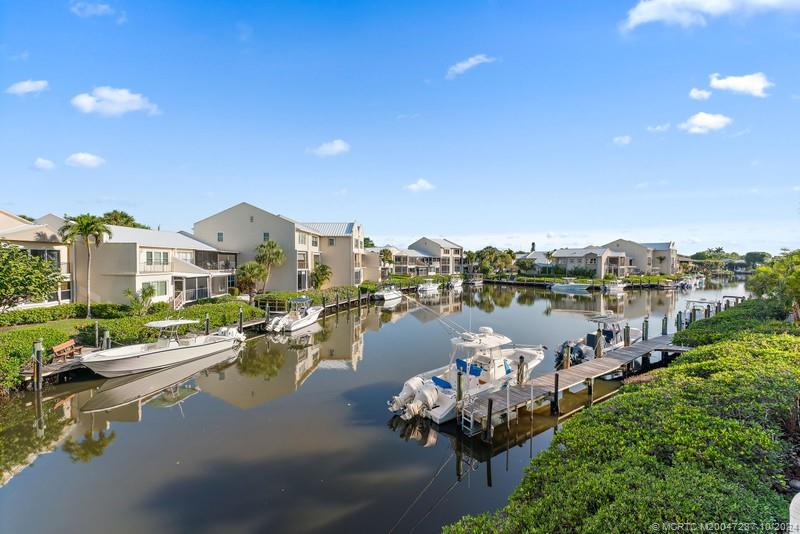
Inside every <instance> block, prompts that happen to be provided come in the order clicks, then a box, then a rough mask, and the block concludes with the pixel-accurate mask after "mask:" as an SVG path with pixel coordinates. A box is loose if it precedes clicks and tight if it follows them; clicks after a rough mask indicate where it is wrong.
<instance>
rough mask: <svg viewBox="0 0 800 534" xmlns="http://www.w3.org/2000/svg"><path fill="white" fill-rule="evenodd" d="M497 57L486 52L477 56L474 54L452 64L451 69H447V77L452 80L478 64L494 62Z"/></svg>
mask: <svg viewBox="0 0 800 534" xmlns="http://www.w3.org/2000/svg"><path fill="white" fill-rule="evenodd" d="M496 60H497V59H496V58H493V57H491V56H487V55H486V54H478V55H477V56H472V57H469V58H467V59H465V60H464V61H459V62H458V63H456V64H455V65H451V66H450V68H449V69H447V74H446V75H445V78H447V79H448V80H452V79H454V78H456V77H457V76H460V75H462V74H464V73H465V72H467V71H468V70H470V69H474V68H475V67H477V66H478V65H482V64H483V63H492V62H494V61H496Z"/></svg>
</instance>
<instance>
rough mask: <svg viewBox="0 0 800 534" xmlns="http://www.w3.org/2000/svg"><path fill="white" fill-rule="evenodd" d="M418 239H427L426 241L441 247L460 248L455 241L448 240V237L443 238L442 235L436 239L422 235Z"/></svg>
mask: <svg viewBox="0 0 800 534" xmlns="http://www.w3.org/2000/svg"><path fill="white" fill-rule="evenodd" d="M420 239H427V240H428V241H433V242H434V243H436V244H437V245H439V246H440V247H442V248H462V247H461V245H458V244H456V243H453V242H452V241H450V240H449V239H445V238H443V237H442V238H439V239H437V238H435V237H425V236H422V237H421V238H420Z"/></svg>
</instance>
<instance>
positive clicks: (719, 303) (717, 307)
mask: <svg viewBox="0 0 800 534" xmlns="http://www.w3.org/2000/svg"><path fill="white" fill-rule="evenodd" d="M721 311H722V302H721V301H719V300H718V301H717V305H716V308H715V310H714V313H719V312H721Z"/></svg>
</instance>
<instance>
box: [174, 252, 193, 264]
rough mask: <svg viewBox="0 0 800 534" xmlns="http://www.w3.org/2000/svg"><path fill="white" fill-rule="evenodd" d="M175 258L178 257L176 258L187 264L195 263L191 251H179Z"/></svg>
mask: <svg viewBox="0 0 800 534" xmlns="http://www.w3.org/2000/svg"><path fill="white" fill-rule="evenodd" d="M175 256H176V257H177V258H178V259H179V260H183V261H185V262H188V263H194V262H193V261H192V259H193V256H194V254H192V253H191V251H188V250H179V251H178V252H177V253H175Z"/></svg>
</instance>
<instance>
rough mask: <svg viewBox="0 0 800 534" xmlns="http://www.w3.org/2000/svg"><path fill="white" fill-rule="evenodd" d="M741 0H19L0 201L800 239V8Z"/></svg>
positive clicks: (552, 234) (506, 231) (4, 56)
mask: <svg viewBox="0 0 800 534" xmlns="http://www.w3.org/2000/svg"><path fill="white" fill-rule="evenodd" d="M723 4H725V7H723V8H719V5H720V3H719V2H714V1H713V0H644V1H641V2H639V1H638V0H618V1H609V2H587V1H584V2H578V1H563V2H533V1H506V0H493V1H483V2H470V1H464V2H439V3H431V2H412V1H406V2H367V1H364V2H333V1H328V2H272V3H265V2H249V3H248V2H237V3H236V4H235V5H233V3H230V2H228V3H220V2H213V3H212V2H208V3H201V2H160V1H152V2H151V1H144V0H139V1H136V2H130V1H128V2H123V1H112V0H103V1H101V2H74V1H73V2H70V1H69V0H64V1H57V2H38V1H34V0H26V1H14V2H12V1H0V89H2V90H3V91H4V92H3V93H2V94H0V153H2V156H0V184H2V193H0V208H3V209H6V210H9V211H13V212H17V213H25V214H30V215H39V214H42V213H45V212H55V213H63V212H68V213H78V212H87V211H89V212H95V213H100V212H102V211H106V210H110V209H114V208H118V209H124V210H126V211H129V212H131V213H133V214H134V215H135V216H136V217H137V218H138V219H139V220H141V221H143V222H145V223H147V224H149V225H151V226H154V227H155V226H158V225H160V226H161V227H162V228H164V229H175V230H177V229H189V230H190V229H191V225H192V222H193V221H195V220H199V219H201V218H203V217H205V216H207V215H209V214H211V213H213V212H215V211H218V210H221V209H224V208H225V207H228V206H229V205H232V204H235V203H238V202H240V201H242V200H247V201H249V202H252V203H254V204H257V205H259V206H261V207H263V208H265V209H267V210H269V211H273V212H277V213H282V214H285V215H288V216H290V217H293V218H296V219H299V220H315V221H316V220H352V219H357V220H359V221H360V222H362V223H363V224H364V225H365V228H366V231H367V234H368V235H370V236H372V237H373V238H374V239H375V240H376V241H378V242H379V243H383V242H389V241H391V242H394V243H397V244H400V245H403V244H407V243H408V242H410V241H411V240H412V239H415V238H416V237H418V236H419V235H422V234H426V235H430V236H447V237H449V238H451V239H454V240H456V241H460V242H461V243H462V244H464V245H465V246H467V247H468V248H476V247H479V246H483V245H486V244H494V245H498V246H510V247H513V248H527V247H528V246H529V243H530V241H534V240H535V241H536V242H537V243H538V245H539V248H555V247H560V246H575V245H586V244H601V243H603V242H605V241H610V240H611V239H613V238H616V237H628V238H632V239H639V240H643V241H661V240H669V239H671V240H675V241H676V242H678V244H679V248H680V249H681V250H683V251H686V252H692V251H694V250H697V249H702V248H705V247H707V246H716V245H724V246H725V247H726V248H729V249H737V250H742V251H744V250H749V249H766V250H770V251H773V252H774V251H777V250H779V249H780V248H781V247H784V246H786V247H792V248H796V247H798V246H800V243H799V242H798V241H800V239H798V235H800V233H798V230H800V228H799V226H800V225H799V224H798V222H800V175H799V173H798V169H800V141H798V139H800V138H799V137H798V134H797V129H798V124H799V123H800V120H798V119H800V69H798V62H797V58H798V57H800V3H798V2H797V1H796V0H731V1H730V2H727V3H723ZM765 6H766V7H765ZM715 73H717V74H718V76H717V77H715V78H713V80H712V75H714V74H715ZM43 82H46V86H45V85H44V84H43ZM692 89H697V91H695V94H696V96H697V97H698V98H703V97H706V99H704V100H703V99H699V100H698V99H695V98H691V97H690V95H689V93H690V90H692ZM704 92H708V93H709V94H705V93H704ZM697 114H703V115H697ZM692 117H694V119H693V120H692V119H691V118H692ZM667 125H668V126H667ZM648 127H649V128H650V130H661V131H649V130H648ZM693 132H694V133H693ZM37 161H38V163H37Z"/></svg>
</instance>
